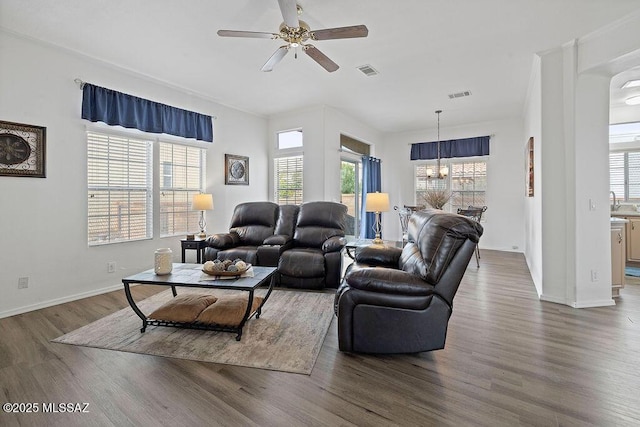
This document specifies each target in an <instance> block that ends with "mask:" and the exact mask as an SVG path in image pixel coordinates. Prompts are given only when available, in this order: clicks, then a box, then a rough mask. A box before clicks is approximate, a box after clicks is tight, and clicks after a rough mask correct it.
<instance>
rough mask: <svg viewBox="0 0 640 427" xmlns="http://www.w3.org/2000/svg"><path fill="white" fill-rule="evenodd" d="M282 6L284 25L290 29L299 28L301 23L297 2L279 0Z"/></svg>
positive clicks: (294, 0)
mask: <svg viewBox="0 0 640 427" xmlns="http://www.w3.org/2000/svg"><path fill="white" fill-rule="evenodd" d="M278 4H279V5H280V12H282V17H283V18H284V24H285V25H286V26H287V27H290V28H298V27H299V26H300V23H299V22H298V6H297V5H296V0H278Z"/></svg>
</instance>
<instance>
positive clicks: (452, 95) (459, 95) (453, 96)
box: [449, 90, 471, 99]
mask: <svg viewBox="0 0 640 427" xmlns="http://www.w3.org/2000/svg"><path fill="white" fill-rule="evenodd" d="M465 96H471V91H470V90H465V91H464V92H458V93H450V94H449V99H456V98H464V97H465Z"/></svg>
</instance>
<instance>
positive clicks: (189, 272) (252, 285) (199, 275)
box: [122, 263, 276, 341]
mask: <svg viewBox="0 0 640 427" xmlns="http://www.w3.org/2000/svg"><path fill="white" fill-rule="evenodd" d="M251 268H252V269H253V273H254V276H253V277H233V278H231V279H230V278H218V279H215V280H214V278H213V276H206V275H205V274H204V273H203V272H202V264H178V263H174V264H173V269H172V271H171V274H167V275H163V276H158V275H157V274H155V273H154V271H153V269H150V270H147V271H143V272H142V273H138V274H134V275H133V276H128V277H125V278H124V279H122V284H123V285H124V293H125V295H126V296H127V301H128V302H129V305H130V306H131V308H132V309H133V311H134V312H135V313H136V314H137V315H138V317H140V319H142V328H141V329H140V332H144V331H145V330H146V329H147V326H148V325H150V326H172V327H176V328H189V329H205V330H213V331H223V332H234V333H236V334H237V336H236V340H237V341H240V339H241V337H242V327H243V326H244V324H245V322H246V321H247V320H249V319H250V318H251V317H252V316H253V315H255V316H256V319H257V318H259V317H260V313H261V311H262V307H263V306H264V304H265V303H266V302H267V299H269V295H271V291H272V290H273V281H272V280H271V276H273V273H274V272H275V271H276V268H275V267H259V266H253V267H251ZM133 283H138V284H144V285H157V286H171V292H172V293H173V296H174V297H175V296H177V292H176V288H177V287H187V288H203V289H232V290H237V291H245V292H247V294H248V300H247V310H246V312H245V313H244V317H243V319H242V321H241V322H240V324H239V325H237V326H228V325H216V324H203V323H197V322H196V323H184V322H173V321H168V320H160V319H151V318H149V317H147V316H146V315H145V314H144V313H143V312H142V310H140V308H139V307H138V306H137V305H136V303H135V301H134V300H133V297H132V296H131V289H130V285H131V284H133ZM265 284H268V285H269V288H268V290H267V293H266V295H265V296H264V300H263V301H262V304H260V306H259V307H258V308H257V309H256V310H255V311H254V312H251V306H252V305H253V294H254V291H255V290H256V289H257V288H259V287H260V286H263V285H265Z"/></svg>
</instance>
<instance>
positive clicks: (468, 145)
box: [411, 136, 490, 160]
mask: <svg viewBox="0 0 640 427" xmlns="http://www.w3.org/2000/svg"><path fill="white" fill-rule="evenodd" d="M489 138H490V137H489V136H477V137H475V138H464V139H450V140H448V141H440V158H441V159H448V158H451V157H474V156H487V155H489ZM437 158H438V142H437V141H434V142H419V143H416V144H411V160H430V159H437Z"/></svg>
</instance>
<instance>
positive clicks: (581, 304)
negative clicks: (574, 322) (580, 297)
mask: <svg viewBox="0 0 640 427" xmlns="http://www.w3.org/2000/svg"><path fill="white" fill-rule="evenodd" d="M611 305H616V302H615V301H614V300H613V298H611V299H608V300H606V299H605V300H599V301H581V302H573V303H572V304H571V307H573V308H593V307H608V306H611Z"/></svg>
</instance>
